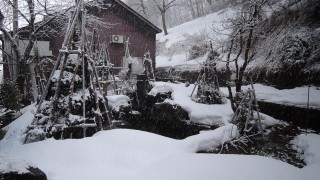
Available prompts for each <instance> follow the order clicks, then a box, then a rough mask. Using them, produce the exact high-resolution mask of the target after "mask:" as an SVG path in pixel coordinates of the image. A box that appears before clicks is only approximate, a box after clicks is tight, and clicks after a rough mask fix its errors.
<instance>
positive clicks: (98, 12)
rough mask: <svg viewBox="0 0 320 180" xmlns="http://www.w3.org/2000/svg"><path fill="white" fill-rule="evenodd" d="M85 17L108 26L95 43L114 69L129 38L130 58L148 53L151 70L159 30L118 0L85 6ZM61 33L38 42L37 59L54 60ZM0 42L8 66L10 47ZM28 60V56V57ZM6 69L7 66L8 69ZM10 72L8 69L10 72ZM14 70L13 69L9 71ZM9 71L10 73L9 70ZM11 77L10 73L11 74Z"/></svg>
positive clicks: (58, 48) (123, 52)
mask: <svg viewBox="0 0 320 180" xmlns="http://www.w3.org/2000/svg"><path fill="white" fill-rule="evenodd" d="M86 9H87V13H88V14H92V15H95V16H97V17H99V18H100V19H101V20H102V21H104V22H107V23H108V24H109V26H108V27H107V28H102V29H100V30H99V31H97V33H98V37H99V41H100V42H104V43H106V47H107V49H108V51H109V56H110V61H111V62H112V63H113V64H114V66H115V67H121V66H122V65H123V64H122V63H123V62H122V61H123V57H124V55H125V41H126V40H127V39H128V38H129V50H130V55H131V56H132V57H135V58H137V59H140V60H142V58H143V56H144V53H145V52H146V51H147V50H148V51H149V52H150V57H151V59H152V61H153V66H154V67H155V55H156V34H157V33H160V32H161V30H160V29H159V28H158V27H156V26H155V25H154V24H152V23H151V22H150V21H148V20H147V19H145V18H144V17H143V16H141V15H140V14H138V13H137V12H136V11H134V10H133V9H132V8H130V7H129V6H128V5H126V4H125V3H123V2H122V1H121V0H104V6H103V8H98V7H96V6H87V8H86ZM63 34H64V33H63V32H61V33H59V35H58V36H54V37H50V38H49V39H48V38H46V39H40V38H39V39H38V47H40V48H38V50H39V54H40V55H41V56H51V57H53V59H54V58H55V57H57V56H58V54H59V50H60V49H61V46H62V42H63V39H64V37H63ZM2 41H3V43H2V44H3V50H4V51H6V52H4V53H2V54H3V59H4V61H7V62H10V54H11V52H12V50H11V49H10V47H11V46H10V43H9V42H8V41H6V40H5V39H3V40H2ZM21 44H23V43H21ZM21 48H23V47H21ZM31 56H32V54H31ZM7 66H10V63H9V65H7ZM9 69H10V68H8V67H5V68H4V78H10V76H9V74H10V73H9ZM11 69H12V68H11ZM13 70H14V69H13ZM11 71H12V70H11ZM11 73H12V72H11Z"/></svg>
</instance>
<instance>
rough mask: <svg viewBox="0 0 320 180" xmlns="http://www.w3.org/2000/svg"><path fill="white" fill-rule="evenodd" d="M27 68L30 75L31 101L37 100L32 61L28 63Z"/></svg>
mask: <svg viewBox="0 0 320 180" xmlns="http://www.w3.org/2000/svg"><path fill="white" fill-rule="evenodd" d="M29 69H30V76H31V85H32V95H33V102H37V98H38V96H39V94H38V88H37V80H36V73H35V71H34V63H30V64H29Z"/></svg>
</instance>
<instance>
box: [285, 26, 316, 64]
mask: <svg viewBox="0 0 320 180" xmlns="http://www.w3.org/2000/svg"><path fill="white" fill-rule="evenodd" d="M280 46H282V48H281V50H280V52H279V53H280V56H281V59H280V61H281V62H282V63H283V65H285V66H289V67H290V66H293V65H304V64H305V63H306V60H307V58H308V57H309V56H310V54H311V52H312V50H313V49H314V44H313V40H312V36H311V34H310V32H308V31H307V30H304V29H303V30H300V31H298V32H297V33H294V34H288V35H287V36H286V37H285V38H284V39H283V41H282V43H281V44H280Z"/></svg>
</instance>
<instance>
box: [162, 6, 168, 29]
mask: <svg viewBox="0 0 320 180" xmlns="http://www.w3.org/2000/svg"><path fill="white" fill-rule="evenodd" d="M161 19H162V27H163V32H164V35H168V30H167V24H166V13H165V11H163V12H161Z"/></svg>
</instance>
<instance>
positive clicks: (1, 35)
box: [0, 0, 162, 39]
mask: <svg viewBox="0 0 320 180" xmlns="http://www.w3.org/2000/svg"><path fill="white" fill-rule="evenodd" d="M110 1H111V2H112V3H117V4H118V5H120V6H121V7H123V8H124V9H126V10H127V11H128V12H130V13H132V14H133V15H134V16H136V17H138V18H139V19H140V20H142V21H143V22H144V23H146V24H147V25H149V26H150V28H152V29H154V30H155V32H156V33H160V32H162V30H161V29H160V28H158V27H157V26H156V25H154V24H153V23H152V22H150V21H149V20H147V19H146V18H144V17H143V16H142V15H140V14H139V13H138V12H136V11H135V10H133V9H132V8H131V7H129V6H128V5H127V4H125V3H124V2H122V1H121V0H105V1H104V2H105V3H108V2H110ZM39 23H40V22H37V23H36V24H39ZM26 28H28V26H25V27H21V28H19V29H20V30H21V29H26ZM0 39H3V34H0Z"/></svg>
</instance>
